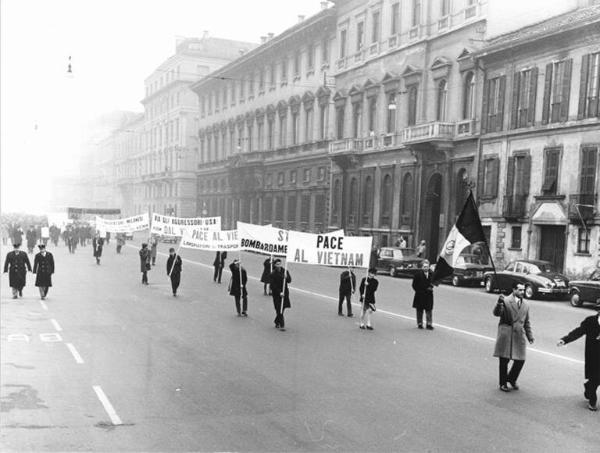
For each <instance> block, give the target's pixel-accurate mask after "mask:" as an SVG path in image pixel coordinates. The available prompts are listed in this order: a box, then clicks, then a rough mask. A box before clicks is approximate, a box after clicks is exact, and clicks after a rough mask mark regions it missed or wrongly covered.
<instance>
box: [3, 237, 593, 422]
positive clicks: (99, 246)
mask: <svg viewBox="0 0 600 453" xmlns="http://www.w3.org/2000/svg"><path fill="white" fill-rule="evenodd" d="M82 230H83V231H84V233H83V236H80V235H81V234H82V233H81V231H82ZM24 235H25V237H26V239H27V248H28V253H29V254H31V253H33V248H34V247H35V244H36V241H38V240H41V239H43V238H41V236H40V235H38V233H37V232H36V230H35V228H34V227H33V226H31V227H30V228H29V229H28V231H27V233H24ZM10 236H11V238H12V240H13V248H14V249H13V250H12V251H11V252H9V253H8V254H7V255H6V259H5V262H4V272H5V273H8V274H9V285H10V287H11V288H12V297H13V299H17V298H18V297H23V288H24V287H25V284H26V274H27V272H33V273H34V274H35V275H36V279H35V286H36V287H37V288H38V290H39V293H40V297H41V299H42V300H44V299H46V297H47V296H48V290H49V288H50V287H51V286H52V274H53V273H54V272H55V262H54V257H53V255H52V253H50V252H48V251H47V250H46V242H47V241H43V240H41V242H40V243H39V244H38V245H37V247H38V248H39V252H38V253H37V254H36V255H35V256H34V261H33V268H32V266H31V262H30V260H29V257H28V253H25V252H24V251H21V250H20V247H21V241H22V238H23V231H22V229H19V228H15V229H14V230H12V231H11V234H10ZM90 236H91V230H90ZM55 237H56V236H52V233H51V234H50V238H51V239H52V242H53V244H54V245H58V240H56V241H55ZM76 238H78V240H76ZM63 239H65V244H66V245H67V247H68V248H69V252H70V253H74V249H75V248H76V245H74V244H76V243H77V242H79V244H80V245H82V246H85V245H86V243H87V240H88V234H87V229H86V228H85V227H84V228H79V230H77V227H72V229H71V231H70V232H69V231H68V229H66V230H65V232H63ZM91 240H92V248H93V256H94V258H95V259H96V263H97V264H98V265H99V264H100V258H101V256H102V251H103V247H104V244H105V243H106V244H108V242H109V235H108V233H107V235H106V239H104V238H103V237H100V235H99V233H98V232H96V234H94V235H93V237H91ZM124 243H125V238H124V235H122V234H118V235H117V249H116V250H117V253H121V247H122V246H123V245H124ZM157 246H158V237H157V236H155V235H153V236H151V237H150V239H149V241H148V242H146V243H143V244H142V246H141V249H140V250H139V257H140V270H141V273H142V284H143V285H148V271H150V270H151V269H152V267H153V266H154V265H156V257H157ZM226 259H227V252H220V251H218V252H216V256H215V259H214V261H213V266H214V274H213V281H214V282H215V283H221V279H222V272H223V269H224V267H225V261H226ZM182 266H183V260H182V258H181V256H179V255H178V254H177V253H176V251H175V249H174V248H170V249H169V257H168V259H167V262H166V272H167V275H168V276H169V278H170V280H171V287H172V291H173V296H177V290H178V288H179V285H180V282H181V271H182ZM229 269H230V271H231V276H230V279H229V285H228V293H229V294H230V295H231V296H233V298H234V300H235V309H236V311H237V314H238V316H240V317H247V316H248V291H247V289H246V285H247V282H248V275H247V272H246V269H245V268H244V267H243V266H242V265H241V263H240V261H239V260H238V259H234V260H233V262H232V263H231V264H230V265H229ZM376 274H377V270H376V269H375V268H373V267H372V268H370V269H369V270H368V275H367V276H366V277H363V278H362V280H361V282H360V284H359V285H358V288H357V286H356V275H355V274H354V271H353V269H351V268H348V269H344V270H343V271H342V272H341V274H340V281H339V288H338V291H339V302H338V315H339V316H343V306H344V302H345V305H346V315H347V316H348V317H353V316H354V314H353V312H352V302H351V300H352V295H353V294H354V293H355V292H356V290H357V289H358V292H359V293H358V294H359V301H360V303H361V309H360V320H359V328H360V329H363V330H369V331H372V330H374V327H373V325H372V315H373V313H374V312H376V298H375V294H376V292H377V289H378V287H379V281H378V280H377V278H376ZM260 281H261V282H262V283H263V285H264V286H263V290H264V295H270V296H271V297H272V299H273V307H274V310H275V319H274V321H273V322H274V324H275V327H276V328H277V329H279V330H281V331H284V330H285V319H284V312H285V309H286V308H291V301H290V292H289V285H290V284H291V283H292V277H291V275H290V273H289V271H288V270H287V269H285V268H284V267H283V265H282V261H281V259H279V258H275V257H274V256H272V255H271V256H270V257H269V258H267V259H266V260H265V261H264V262H263V270H262V275H261V278H260ZM437 283H438V282H436V281H434V279H433V272H432V271H431V270H430V266H429V262H428V261H427V260H425V262H424V264H423V266H422V269H421V270H420V271H418V272H417V273H416V274H415V275H414V277H413V281H412V288H413V290H414V298H413V305H412V306H413V308H414V309H415V312H416V323H417V328H419V329H424V328H425V329H427V330H434V326H433V305H434V297H433V296H434V288H435V286H437ZM524 290H525V287H524V285H523V284H521V283H517V284H514V285H513V288H512V294H510V295H506V296H504V295H500V297H499V299H498V301H497V303H496V305H495V307H494V309H493V315H494V316H496V317H498V318H499V323H498V332H497V337H496V344H495V349H494V356H495V357H498V359H499V389H500V390H501V391H503V392H510V391H513V390H519V385H518V378H519V375H520V373H521V371H522V369H523V366H524V364H525V358H526V351H527V343H529V344H533V343H534V336H533V330H532V327H531V323H530V319H529V313H530V305H529V303H528V302H527V300H526V299H525V298H524ZM595 308H596V311H597V313H596V315H592V316H589V317H587V318H586V319H584V320H583V322H582V323H581V324H580V326H579V327H577V328H575V329H574V330H572V331H571V332H569V333H568V334H567V335H565V336H563V337H562V338H561V339H560V340H559V342H558V344H557V346H558V347H562V346H565V345H566V344H568V343H570V342H572V341H575V340H577V339H578V338H581V337H582V336H585V337H586V340H585V378H586V379H587V381H586V382H585V384H584V396H585V398H586V399H587V400H588V408H589V409H590V410H592V411H596V410H597V389H598V387H599V386H600V302H599V303H597V304H596V306H595ZM423 315H425V324H423ZM511 361H512V365H511V367H510V370H509V369H508V367H509V364H510V362H511Z"/></svg>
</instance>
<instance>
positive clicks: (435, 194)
mask: <svg viewBox="0 0 600 453" xmlns="http://www.w3.org/2000/svg"><path fill="white" fill-rule="evenodd" d="M441 193H442V175H440V174H439V173H435V174H434V175H433V176H432V177H431V178H430V179H429V183H428V184H427V193H426V194H425V211H424V214H425V215H424V221H423V225H424V227H425V231H424V233H425V234H424V235H423V238H424V239H425V240H426V241H427V249H426V250H427V251H426V254H427V259H429V261H431V262H435V261H436V260H437V255H438V251H439V238H440V207H441Z"/></svg>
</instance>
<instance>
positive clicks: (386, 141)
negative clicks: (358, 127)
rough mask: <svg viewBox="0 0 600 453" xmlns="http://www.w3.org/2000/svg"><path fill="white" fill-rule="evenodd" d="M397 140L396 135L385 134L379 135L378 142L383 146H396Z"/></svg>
mask: <svg viewBox="0 0 600 453" xmlns="http://www.w3.org/2000/svg"><path fill="white" fill-rule="evenodd" d="M397 142H398V136H397V135H396V134H385V135H382V136H381V140H380V143H381V144H382V145H383V147H384V148H388V147H390V146H396V144H397Z"/></svg>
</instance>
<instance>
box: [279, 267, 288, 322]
mask: <svg viewBox="0 0 600 453" xmlns="http://www.w3.org/2000/svg"><path fill="white" fill-rule="evenodd" d="M287 265H288V260H287V258H286V260H285V266H283V289H282V292H281V308H280V313H279V314H280V315H283V305H284V304H285V288H286V286H287V272H288V270H287Z"/></svg>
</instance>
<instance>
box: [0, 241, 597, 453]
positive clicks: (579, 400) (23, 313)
mask: <svg viewBox="0 0 600 453" xmlns="http://www.w3.org/2000/svg"><path fill="white" fill-rule="evenodd" d="M141 238H142V237H141V236H139V237H136V240H135V241H133V242H129V243H128V246H127V247H124V249H123V254H122V255H116V252H115V243H114V242H113V241H111V243H110V245H108V246H106V247H105V249H104V256H103V258H102V264H101V265H100V266H97V265H96V264H95V261H94V259H93V257H92V251H91V247H89V246H88V247H87V248H79V249H78V250H77V253H76V254H75V255H69V254H68V252H67V250H66V248H65V247H64V246H63V245H62V244H61V246H59V247H58V248H54V247H49V250H50V251H51V252H53V253H54V254H55V260H56V264H57V273H56V274H55V276H54V287H53V288H51V289H50V293H49V295H48V299H47V300H46V301H45V303H41V301H40V299H39V295H38V292H37V289H36V288H34V287H33V282H34V278H33V276H32V274H29V275H28V286H27V287H26V288H25V291H24V297H23V298H22V299H19V300H12V299H11V297H10V288H8V277H7V275H3V277H2V300H1V303H2V305H1V308H2V312H1V314H2V325H1V334H2V342H1V347H2V357H1V378H2V379H1V395H0V396H1V409H0V423H1V424H0V429H1V433H0V450H2V451H57V450H59V451H128V450H129V451H132V450H133V451H331V450H333V451H470V452H484V451H497V450H499V451H528V452H532V451H536V452H537V451H539V452H561V451H564V452H567V451H568V452H592V451H594V452H597V451H598V447H599V446H600V413H593V412H590V411H588V410H587V409H586V402H585V400H584V399H583V386H582V384H583V341H580V342H578V343H574V344H571V345H569V346H567V347H566V348H560V349H559V348H557V347H556V342H557V340H558V339H559V337H560V336H562V335H564V334H566V333H567V332H568V331H569V330H570V329H572V328H574V327H575V326H577V325H578V324H579V323H580V322H581V320H582V319H583V318H584V317H585V316H588V315H589V314H591V313H592V312H591V311H590V310H587V309H574V308H571V307H570V306H569V305H568V303H567V302H556V301H554V302H547V301H546V302H544V301H533V302H532V303H531V305H532V308H531V322H532V327H533V332H534V336H535V338H536V342H535V344H534V345H533V349H530V350H529V352H528V360H527V362H526V364H525V367H524V370H523V373H522V375H521V379H520V384H521V390H520V391H518V392H516V391H513V392H511V393H509V394H505V393H502V392H500V391H499V390H498V386H497V368H498V363H497V359H495V358H493V357H492V351H493V345H494V343H493V339H494V337H495V334H496V326H497V318H494V317H493V316H492V313H491V312H492V308H493V305H494V303H495V300H496V298H497V296H492V295H488V294H486V293H485V292H483V290H480V289H470V288H453V287H449V286H440V287H438V288H437V289H436V292H435V308H434V324H435V325H436V330H435V331H433V332H430V331H426V330H418V329H416V327H415V322H414V313H413V310H412V309H411V303H412V290H411V288H410V280H405V279H392V278H390V277H388V276H380V277H379V280H380V289H379V291H378V293H377V301H378V302H377V307H378V311H377V313H375V314H374V316H373V325H374V327H375V330H374V331H372V332H369V331H362V330H360V329H358V318H357V317H355V318H347V317H344V318H341V317H338V315H337V285H338V275H339V271H338V270H335V269H326V268H317V267H307V266H300V265H294V266H293V267H292V268H291V269H290V272H291V274H292V278H293V283H292V285H291V286H292V288H293V289H292V291H291V298H292V309H291V310H288V311H286V327H287V331H286V332H279V331H278V330H276V329H275V328H274V324H273V318H274V310H273V304H272V301H271V299H270V298H269V297H265V296H263V290H262V284H261V283H260V282H259V281H258V278H259V277H260V274H261V272H262V261H263V260H264V257H262V256H258V255H252V254H245V253H244V254H242V261H243V265H244V266H245V267H246V268H247V270H248V273H249V276H250V277H251V279H250V282H249V286H248V289H249V293H250V302H249V317H248V318H238V317H237V316H236V315H235V307H234V301H233V298H232V297H231V296H229V295H228V294H227V291H226V290H227V283H228V280H229V275H230V272H229V269H228V268H226V269H225V271H224V273H223V283H222V284H221V285H218V284H216V283H213V281H212V260H213V254H212V253H210V254H209V253H202V252H190V251H188V250H184V251H182V256H183V259H184V265H183V273H182V285H181V288H180V292H181V296H180V297H178V298H176V299H175V298H173V297H172V296H171V291H170V286H169V282H168V279H167V276H166V270H165V262H166V257H165V255H164V254H165V252H166V250H167V249H168V247H169V245H168V244H161V245H160V248H159V251H160V253H161V254H160V255H159V257H158V261H157V265H156V267H155V268H154V269H153V270H152V271H151V272H150V273H149V280H150V286H148V287H144V286H142V285H141V284H140V282H141V274H140V272H139V258H138V254H137V247H138V245H139V243H140V242H141V241H140V239H141ZM6 252H7V250H6V249H3V250H2V258H4V256H5V254H6ZM233 257H234V256H232V255H231V254H230V255H229V257H228V259H227V265H228V264H229V263H230V262H231V260H232V258H233ZM192 261H193V262H194V263H192ZM2 264H3V263H2ZM358 311H359V310H358V308H355V313H356V314H358Z"/></svg>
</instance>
